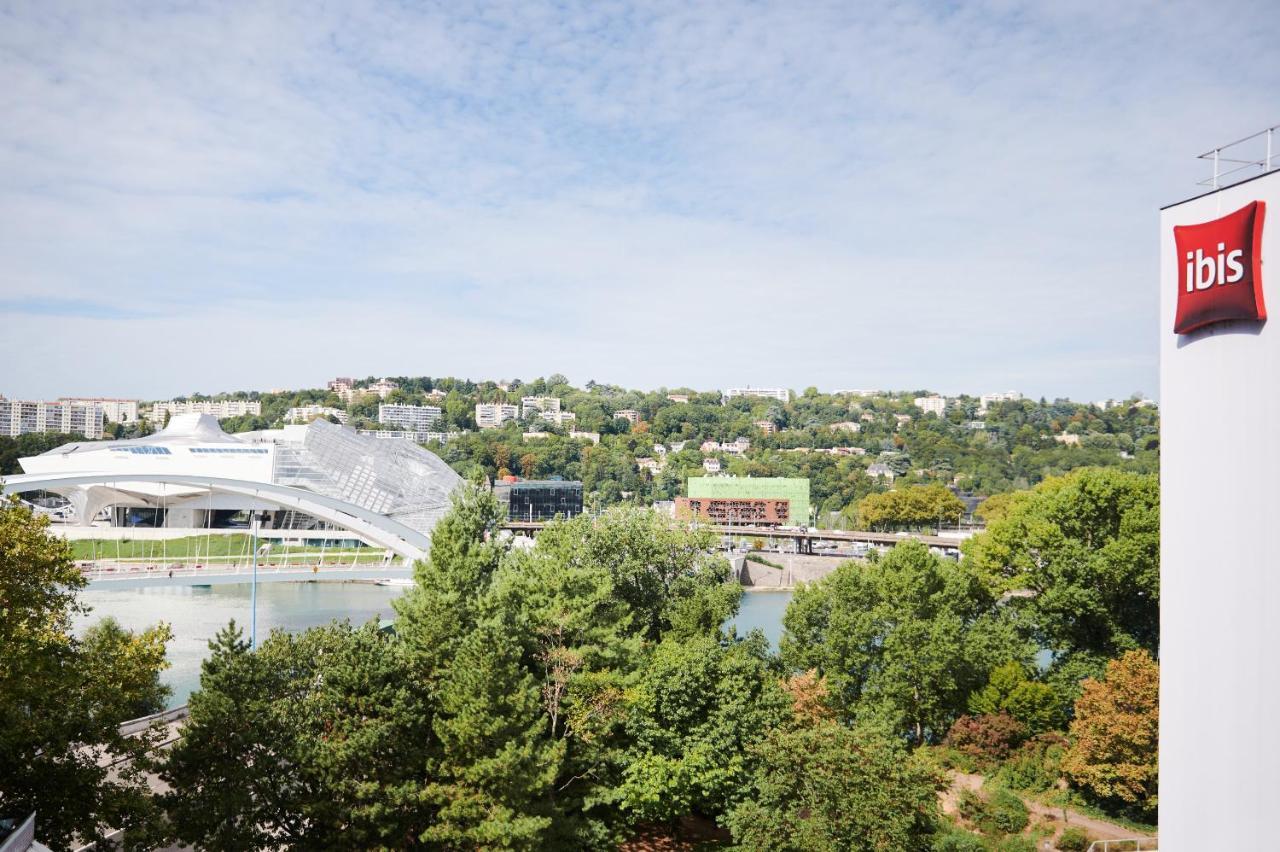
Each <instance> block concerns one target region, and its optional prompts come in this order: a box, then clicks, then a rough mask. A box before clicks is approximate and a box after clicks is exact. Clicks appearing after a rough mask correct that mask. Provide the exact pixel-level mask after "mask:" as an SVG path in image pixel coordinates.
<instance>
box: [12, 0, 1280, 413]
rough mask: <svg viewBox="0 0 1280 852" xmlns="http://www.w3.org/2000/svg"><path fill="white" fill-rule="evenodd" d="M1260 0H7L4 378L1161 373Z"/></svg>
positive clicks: (1061, 380)
mask: <svg viewBox="0 0 1280 852" xmlns="http://www.w3.org/2000/svg"><path fill="white" fill-rule="evenodd" d="M1275 11H1276V10H1275V8H1274V6H1272V5H1271V0H1260V2H1235V1H1234V0H1223V2H1216V3H1213V4H1208V3H1203V2H1179V1H1178V0H1164V1H1163V2H1145V0H1126V2H1121V3H1116V2H1098V3H1076V2H1054V3H1047V2H1034V3H1020V2H1013V0H991V2H974V3H911V2H905V3H885V4H869V3H848V2H836V3H815V2H804V0H789V2H780V3H770V2H758V3H757V2H752V3H736V2H715V3H698V2H688V0H684V1H683V2H671V3H664V2H646V3H640V4H631V3H624V2H609V1H608V0H601V2H583V3H574V2H567V1H564V2H555V3H542V2H536V0H523V2H512V3H501V4H489V3H467V2H457V0H454V1H453V2H443V3H409V2H385V3H363V2H354V0H353V1H352V2H332V3H325V2H317V0H308V2H299V3H291V2H270V3H261V4H248V3H210V4H205V3H199V2H172V3H159V2H146V3H138V4H131V3H123V2H48V0H42V2H32V3H21V2H8V0H0V114H2V115H3V116H4V118H3V120H0V329H2V330H3V331H0V336H2V337H3V339H4V342H5V345H4V346H3V349H0V394H3V395H6V396H9V397H11V398H54V397H57V396H61V395H108V396H123V397H139V398H142V399H160V398H167V397H169V396H173V395H178V394H185V393H191V392H196V391H199V392H204V393H213V392H218V391H225V390H241V389H243V390H267V389H271V388H295V387H318V386H322V385H323V383H324V382H325V381H326V380H328V379H330V378H332V377H333V376H338V375H343V376H347V375H349V376H357V377H361V376H368V375H429V376H458V377H468V378H474V379H482V378H493V379H499V378H523V379H526V380H528V379H531V378H534V377H536V376H539V375H549V374H551V373H556V372H559V373H563V374H564V375H566V376H568V377H569V378H570V379H571V380H573V381H574V382H575V383H578V384H582V383H585V382H586V381H587V380H588V379H594V380H596V381H599V382H607V383H613V384H620V385H624V386H627V387H635V388H655V387H660V386H666V387H681V386H691V387H694V388H699V389H715V388H724V387H729V386H740V385H748V384H749V385H756V386H786V387H791V388H795V389H802V388H804V387H807V386H810V385H816V386H817V387H819V388H822V389H824V390H829V389H835V388H887V389H926V388H927V389H931V390H934V391H940V392H943V393H961V392H966V393H975V394H976V393H983V392H989V391H995V390H1019V391H1022V392H1023V393H1026V394H1028V395H1031V396H1035V397H1039V396H1046V397H1049V398H1056V397H1063V396H1066V397H1071V398H1073V399H1080V400H1093V399H1102V398H1107V397H1123V396H1127V395H1128V394H1130V393H1133V392H1135V391H1142V392H1145V393H1146V394H1147V395H1154V393H1155V392H1156V389H1157V373H1158V363H1157V360H1158V359H1157V349H1158V341H1159V334H1160V333H1161V329H1160V328H1159V327H1158V318H1157V308H1158V305H1157V302H1158V294H1157V286H1158V284H1157V273H1158V263H1159V257H1158V249H1159V245H1158V238H1159V233H1158V219H1157V210H1158V207H1159V206H1161V205H1164V204H1168V203H1171V202H1174V201H1178V200H1181V199H1183V198H1186V197H1189V196H1192V195H1195V194H1197V193H1198V192H1200V191H1202V190H1201V189H1200V188H1199V187H1197V186H1196V182H1197V181H1199V180H1201V179H1203V178H1205V177H1206V176H1207V175H1208V166H1207V165H1206V163H1204V162H1203V161H1200V160H1197V159H1196V158H1195V156H1196V155H1197V154H1199V153H1201V152H1203V151H1205V150H1207V149H1210V148H1213V147H1214V146H1216V145H1220V144H1222V143H1225V142H1229V141H1232V140H1234V139H1237V138H1239V137H1241V136H1245V135H1247V134H1249V133H1252V132H1254V131H1257V130H1260V129H1262V128H1264V127H1266V126H1268V125H1270V124H1275V123H1276V122H1278V121H1280V112H1278V111H1277V101H1276V97H1275V93H1276V92H1277V91H1280V51H1278V50H1277V45H1280V15H1277V14H1276V13H1275Z"/></svg>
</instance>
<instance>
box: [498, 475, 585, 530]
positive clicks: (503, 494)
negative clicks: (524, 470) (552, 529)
mask: <svg viewBox="0 0 1280 852" xmlns="http://www.w3.org/2000/svg"><path fill="white" fill-rule="evenodd" d="M493 492H494V494H495V495H496V496H497V498H498V502H499V503H501V504H502V506H503V508H504V509H506V512H507V520H510V521H550V520H552V519H553V518H555V517H556V516H557V515H558V516H560V517H562V518H576V517H577V516H578V515H581V514H582V483H581V482H565V481H561V480H528V481H525V482H500V483H498V484H496V485H494V487H493Z"/></svg>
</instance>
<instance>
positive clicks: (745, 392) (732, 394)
mask: <svg viewBox="0 0 1280 852" xmlns="http://www.w3.org/2000/svg"><path fill="white" fill-rule="evenodd" d="M722 395H723V397H724V398H725V399H726V400H730V399H736V398H738V397H741V396H754V397H760V398H762V399H776V400H778V401H779V402H790V401H791V391H789V390H787V389H786V388H729V389H728V390H726V391H724V392H723V394H722Z"/></svg>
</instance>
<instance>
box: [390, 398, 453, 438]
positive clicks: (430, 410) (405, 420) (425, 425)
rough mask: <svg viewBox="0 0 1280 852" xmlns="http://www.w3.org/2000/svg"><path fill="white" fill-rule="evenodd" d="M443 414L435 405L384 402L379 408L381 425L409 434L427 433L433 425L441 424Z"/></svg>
mask: <svg viewBox="0 0 1280 852" xmlns="http://www.w3.org/2000/svg"><path fill="white" fill-rule="evenodd" d="M443 414H444V412H442V411H441V410H440V409H439V408H438V407H436V406H434V405H388V404H387V403H385V402H384V403H383V404H381V405H379V406H378V422H379V423H381V424H382V425H383V426H395V427H396V428H397V429H403V430H405V431H407V432H426V431H428V430H429V429H430V428H431V426H432V424H434V423H437V422H439V420H440V418H441V416H442V415H443Z"/></svg>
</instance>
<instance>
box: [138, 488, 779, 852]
mask: <svg viewBox="0 0 1280 852" xmlns="http://www.w3.org/2000/svg"><path fill="white" fill-rule="evenodd" d="M497 519H498V507H497V503H496V501H495V500H494V498H493V497H492V495H490V494H489V493H487V492H484V491H481V490H479V489H475V488H468V489H464V490H463V491H462V492H460V493H459V494H458V495H457V497H456V498H455V505H454V508H453V511H452V512H451V513H450V514H449V515H448V516H447V517H446V518H445V519H444V520H443V521H442V522H441V523H440V525H439V526H438V527H437V528H436V531H435V533H434V537H433V547H432V550H431V554H430V558H429V560H428V561H427V562H426V563H424V564H422V565H420V566H419V568H418V574H417V579H418V584H417V586H416V587H415V588H414V589H413V590H411V591H410V592H409V593H407V594H406V595H405V596H404V597H403V598H402V599H401V600H400V601H398V602H397V611H398V615H399V618H398V619H397V622H396V634H395V635H394V636H392V635H387V634H383V633H379V632H378V631H377V630H376V629H375V628H374V627H372V626H367V627H363V628H353V627H350V626H348V625H334V626H332V627H328V628H318V629H315V630H311V631H308V632H307V633H305V634H302V635H301V636H296V637H292V636H288V635H286V634H283V633H275V634H273V635H272V636H271V637H270V638H269V639H268V640H267V641H266V642H265V643H264V644H263V646H262V648H261V649H260V650H259V651H258V652H257V653H250V652H249V651H248V650H247V648H245V646H244V643H243V641H241V640H240V639H239V637H238V635H237V634H236V633H235V632H234V631H228V632H226V633H224V634H223V635H222V636H220V637H219V640H218V641H217V642H216V643H215V646H214V653H213V655H212V656H211V657H210V658H209V660H208V661H207V662H206V664H205V668H204V673H203V678H202V682H201V689H200V691H199V692H197V693H196V694H195V695H193V696H192V699H191V719H190V722H189V724H188V727H187V735H186V736H185V737H184V739H183V741H182V743H180V744H179V745H178V746H177V747H176V748H174V749H173V751H172V752H171V753H170V755H169V757H168V760H167V761H166V763H165V765H164V767H163V772H164V776H165V778H166V779H167V780H169V781H170V783H171V784H172V786H173V792H172V793H170V794H169V795H168V796H167V797H166V800H165V804H166V806H167V808H168V810H169V812H170V813H171V815H172V818H173V824H172V828H173V833H174V835H175V837H176V838H178V839H180V840H182V841H183V842H185V843H188V844H192V845H196V846H202V847H215V848H237V849H240V848H242V849H249V848H257V847H260V846H261V845H264V844H267V838H271V843H274V844H275V845H278V846H281V847H283V848H296V849H310V848H328V849H368V848H395V849H411V848H421V849H459V848H462V849H468V848H474V849H479V848H494V849H545V848H560V849H581V848H612V847H613V846H615V845H616V844H617V843H618V842H619V841H620V840H621V839H623V838H625V837H626V836H627V835H628V834H629V833H630V832H631V831H632V830H633V827H634V826H635V825H636V824H638V823H642V822H674V821H676V820H677V819H678V818H680V817H683V816H685V815H688V814H699V815H702V816H704V817H711V818H714V819H720V818H724V817H726V815H727V814H729V813H730V812H732V811H733V810H734V809H735V808H736V807H738V806H739V805H740V804H741V802H742V801H744V799H746V798H748V797H749V794H750V792H751V789H752V787H751V784H752V781H753V779H754V778H755V771H756V767H757V764H758V762H759V758H758V756H757V750H756V748H755V746H756V744H757V743H759V742H761V741H762V740H763V739H764V738H765V737H766V736H768V734H769V732H770V731H771V730H772V729H773V728H774V727H776V726H778V725H783V724H788V723H789V720H790V719H791V718H792V714H791V708H792V701H791V699H790V698H789V695H788V693H787V692H786V691H785V690H784V689H783V688H782V683H781V678H780V677H779V674H778V672H777V671H776V670H775V669H774V666H773V663H772V662H771V661H770V659H769V655H768V653H767V650H766V646H765V644H764V642H763V639H762V638H761V637H760V636H759V635H758V634H757V635H754V636H751V637H748V638H747V639H745V640H732V639H730V638H728V637H726V636H725V635H724V634H723V633H722V631H721V624H722V623H723V622H724V620H725V619H726V618H727V617H728V616H730V615H732V613H733V612H734V611H736V608H737V600H738V596H739V595H740V594H741V590H740V588H739V587H737V586H736V585H733V584H730V583H727V582H726V581H727V580H728V578H729V577H728V565H727V563H726V562H725V561H724V560H722V559H720V558H718V557H715V556H712V555H709V553H708V550H707V547H706V545H707V543H706V542H705V541H704V540H703V539H702V537H701V534H700V533H697V532H693V531H690V530H687V529H683V528H681V527H679V526H677V525H675V524H674V523H673V522H671V521H670V520H664V519H662V518H661V517H659V516H657V515H655V514H654V513H651V512H646V511H640V510H634V509H619V510H615V511H612V512H608V513H605V514H604V515H602V516H600V517H598V518H594V519H579V520H575V521H573V522H568V523H564V524H561V525H559V526H556V527H552V528H551V529H548V530H547V531H546V534H545V535H544V536H542V537H540V538H539V539H538V542H537V544H536V546H534V547H533V548H532V549H529V550H521V549H508V546H507V543H505V541H506V540H502V539H500V538H499V537H497V536H496V535H494V533H495V529H496V523H497ZM229 728H230V729H233V730H234V733H233V734H231V735H228V729H229ZM393 764H394V765H393Z"/></svg>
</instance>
